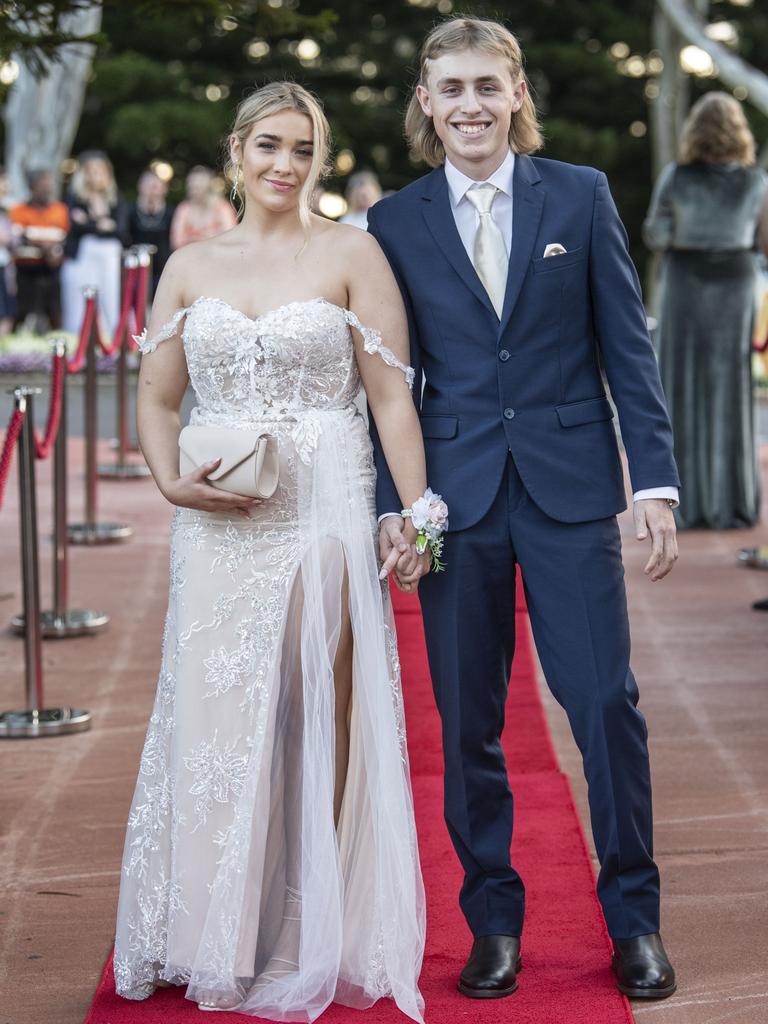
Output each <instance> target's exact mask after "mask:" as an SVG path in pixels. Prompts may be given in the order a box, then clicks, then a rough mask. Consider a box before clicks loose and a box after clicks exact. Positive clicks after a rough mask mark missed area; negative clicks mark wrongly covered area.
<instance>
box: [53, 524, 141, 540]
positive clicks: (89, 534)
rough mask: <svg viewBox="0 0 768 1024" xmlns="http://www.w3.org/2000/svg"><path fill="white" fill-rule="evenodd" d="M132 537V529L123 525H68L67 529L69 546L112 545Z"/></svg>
mask: <svg viewBox="0 0 768 1024" xmlns="http://www.w3.org/2000/svg"><path fill="white" fill-rule="evenodd" d="M132 535H133V528H132V527H130V526H127V525H126V524H125V523H70V525H69V526H68V527H67V537H68V538H69V543H70V544H113V543H114V542H115V541H121V540H127V539H128V538H129V537H131V536H132Z"/></svg>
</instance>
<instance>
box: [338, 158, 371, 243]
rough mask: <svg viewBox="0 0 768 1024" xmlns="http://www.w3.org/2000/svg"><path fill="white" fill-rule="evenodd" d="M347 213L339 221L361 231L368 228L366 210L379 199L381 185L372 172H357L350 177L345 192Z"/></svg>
mask: <svg viewBox="0 0 768 1024" xmlns="http://www.w3.org/2000/svg"><path fill="white" fill-rule="evenodd" d="M344 195H345V198H346V200H347V212H346V213H345V214H344V216H343V217H340V218H339V220H340V222H341V223H342V224H354V226H355V227H356V228H362V229H363V231H365V229H366V228H367V227H368V210H369V209H370V208H371V207H372V206H373V204H374V203H378V201H379V200H380V199H381V185H380V184H379V179H378V178H377V177H376V175H375V174H374V173H373V171H358V172H357V174H353V175H351V176H350V179H349V181H348V182H347V188H346V192H345V193H344Z"/></svg>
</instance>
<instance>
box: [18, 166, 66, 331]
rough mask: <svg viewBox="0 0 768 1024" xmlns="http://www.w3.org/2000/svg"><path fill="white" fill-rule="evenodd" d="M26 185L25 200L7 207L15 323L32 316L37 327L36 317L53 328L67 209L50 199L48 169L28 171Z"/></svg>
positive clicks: (58, 322)
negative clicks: (13, 271)
mask: <svg viewBox="0 0 768 1024" xmlns="http://www.w3.org/2000/svg"><path fill="white" fill-rule="evenodd" d="M27 184H28V185H29V193H30V194H29V200H28V201H27V202H26V203H19V204H18V205H16V206H13V207H11V210H10V218H11V223H12V225H13V236H14V242H13V257H14V263H15V264H16V288H17V296H16V322H17V324H18V323H23V322H24V321H26V320H27V319H28V318H32V319H34V320H35V321H36V323H35V326H36V327H38V329H40V327H41V325H40V320H47V321H48V323H49V324H50V327H51V328H52V329H53V330H57V329H58V328H59V327H61V282H60V275H59V267H60V266H61V261H62V258H63V248H64V239H65V238H66V236H67V232H68V231H69V211H68V210H67V207H66V204H65V203H61V202H57V201H56V200H55V199H54V198H53V194H54V193H53V175H52V174H51V172H50V171H45V170H38V171H30V172H29V174H28V175H27Z"/></svg>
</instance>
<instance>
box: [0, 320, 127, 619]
mask: <svg viewBox="0 0 768 1024" xmlns="http://www.w3.org/2000/svg"><path fill="white" fill-rule="evenodd" d="M52 347H53V351H54V354H55V356H56V357H57V358H59V359H65V358H66V352H67V349H66V342H65V341H64V339H63V338H58V339H56V340H55V341H53V343H52ZM68 542H69V538H68V535H67V374H66V372H65V373H64V375H63V382H62V389H61V414H60V418H59V430H58V433H57V435H56V442H55V445H54V449H53V550H54V558H53V608H52V609H51V610H50V611H44V612H41V614H40V629H41V632H42V635H43V637H44V638H46V639H49V638H50V639H57V638H64V637H69V636H83V635H85V634H93V633H97V632H98V631H99V630H101V629H103V628H104V627H105V626H106V625H107V624H108V623H109V616H108V615H106V614H105V613H104V612H96V611H91V610H90V609H85V608H73V609H70V608H68V603H69V553H68V548H69V543H68ZM25 622H26V609H25V611H24V613H22V614H21V615H17V616H16V617H15V618H14V619H12V620H11V628H12V629H13V630H14V632H16V633H20V634H21V633H24V631H25Z"/></svg>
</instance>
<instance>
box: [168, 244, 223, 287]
mask: <svg viewBox="0 0 768 1024" xmlns="http://www.w3.org/2000/svg"><path fill="white" fill-rule="evenodd" d="M222 238H223V236H221V235H220V236H217V237H215V238H205V239H201V240H200V241H199V242H189V243H188V244H187V245H183V246H182V247H181V248H180V249H176V250H175V251H174V252H173V253H171V256H170V258H169V260H168V262H167V263H166V265H165V269H164V270H163V276H164V277H169V278H171V280H172V281H173V282H174V284H175V286H176V290H177V292H178V294H180V295H183V296H184V298H185V300H186V301H187V302H189V301H191V300H192V299H195V298H197V297H198V295H199V294H200V288H201V287H203V286H204V285H205V283H206V282H207V281H208V280H209V278H210V273H211V267H212V266H216V265H217V263H218V261H219V259H220V258H221V256H222V241H221V239H222Z"/></svg>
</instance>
